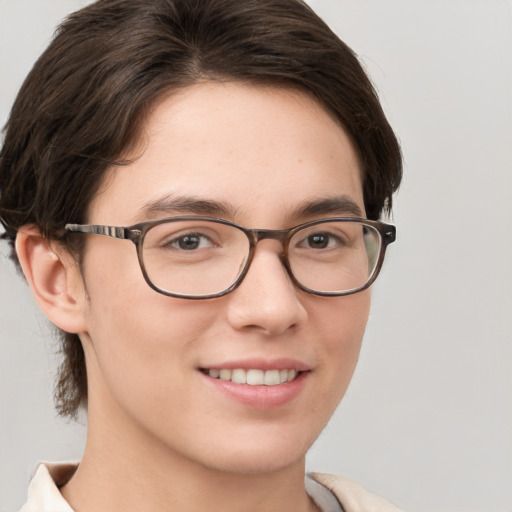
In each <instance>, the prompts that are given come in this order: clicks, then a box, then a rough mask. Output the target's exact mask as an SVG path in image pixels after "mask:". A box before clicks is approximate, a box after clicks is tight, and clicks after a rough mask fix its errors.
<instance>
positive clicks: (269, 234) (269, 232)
mask: <svg viewBox="0 0 512 512" xmlns="http://www.w3.org/2000/svg"><path fill="white" fill-rule="evenodd" d="M248 232H249V233H248V234H249V235H250V236H249V238H250V240H251V243H252V245H253V246H254V248H256V245H257V244H258V243H259V242H261V241H262V240H277V241H278V242H281V244H282V245H283V249H284V245H285V243H286V240H287V238H288V234H289V233H290V230H289V229H251V230H248Z"/></svg>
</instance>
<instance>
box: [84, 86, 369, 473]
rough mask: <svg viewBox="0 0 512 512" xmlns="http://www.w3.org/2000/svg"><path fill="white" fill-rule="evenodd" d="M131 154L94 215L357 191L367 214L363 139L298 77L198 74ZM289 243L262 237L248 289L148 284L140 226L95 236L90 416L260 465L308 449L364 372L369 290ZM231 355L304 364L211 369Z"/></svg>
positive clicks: (89, 306) (156, 440) (87, 342)
mask: <svg viewBox="0 0 512 512" xmlns="http://www.w3.org/2000/svg"><path fill="white" fill-rule="evenodd" d="M130 156H131V157H134V161H133V163H131V164H130V165H129V166H126V167H121V168H118V169H116V170H115V171H114V170H113V171H112V172H111V173H110V174H109V175H108V176H107V178H106V179H105V183H104V186H103V187H102V190H101V191H100V193H99V194H98V195H97V197H96V198H95V199H94V201H93V202H92V204H91V206H90V211H89V222H90V223H93V224H107V225H116V226H129V225H132V224H135V223H138V222H141V221H144V220H148V219H151V218H160V217H170V216H176V215H180V214H184V215H190V214H194V213H196V214H200V215H205V214H206V215H210V216H215V217H222V218H225V219H227V220H230V221H233V222H235V223H237V224H239V225H242V226H245V227H250V228H265V229H285V228H289V227H292V226H295V225H297V224H300V223H302V222H306V221H308V220H313V219H316V218H323V217H328V216H336V215H338V216H339V215H347V211H346V209H344V208H346V204H345V203H346V202H347V201H346V200H347V199H348V200H350V201H351V202H352V203H354V204H355V206H357V207H359V208H360V210H361V211H362V214H363V215H364V204H363V194H362V186H361V173H360V169H359V164H358V161H357V157H356V154H355V151H354V149H353V147H352V144H351V142H350V141H349V139H348V137H347V136H346V134H345V133H344V131H343V129H341V128H340V126H339V125H338V124H337V123H336V122H335V121H333V119H332V118H331V117H330V116H329V114H327V113H326V111H325V110H324V109H323V108H321V107H320V106H319V105H318V104H317V103H316V102H315V101H313V100H312V99H310V98H309V97H307V96H306V95H303V94H301V93H298V92H294V91H290V90H283V89H275V88H263V87H255V86H246V85H241V84H233V83H224V84H220V83H203V84H199V85H196V86H193V87H189V88H188V89H186V90H184V91H182V92H180V93H179V94H177V95H173V96H171V97H168V98H166V99H164V100H161V101H160V102H159V103H158V104H157V105H156V106H155V107H154V109H153V111H152V113H151V115H150V116H149V119H148V122H147V126H146V129H145V131H144V134H143V136H142V138H141V145H140V146H139V147H138V148H137V149H136V150H134V152H133V154H132V155H130ZM340 197H342V198H344V199H345V202H343V201H340V202H339V204H338V202H337V201H336V200H335V201H331V202H330V206H329V207H328V208H327V210H328V211H323V210H322V208H317V209H316V211H315V210H314V209H309V210H308V211H305V210H304V206H305V205H307V204H309V203H315V204H316V203H320V202H322V201H323V200H325V199H333V198H340ZM324 203H325V201H324ZM344 204H345V206H344ZM351 211H352V210H351ZM308 212H309V213H308ZM348 215H354V214H353V213H348ZM281 251H282V246H281V245H280V242H278V241H276V240H262V241H261V242H260V243H259V244H258V247H257V250H256V253H255V256H254V259H253V261H252V265H251V267H250V269H249V272H248V274H247V276H246V277H245V279H244V281H243V282H242V284H241V285H240V286H239V287H238V288H237V289H236V290H234V291H233V292H232V293H230V294H228V295H226V296H224V297H220V298H214V299H207V300H186V299H177V298H171V297H167V296H164V295H161V294H158V293H157V292H155V291H154V290H152V289H151V288H150V287H149V286H148V285H147V283H146V282H145V281H144V279H143V276H142V273H141V270H140V267H139V264H138V261H137V257H136V251H135V247H134V246H133V244H132V243H131V242H130V241H124V240H115V239H111V238H106V237H102V236H88V237H87V245H86V252H85V257H84V276H83V279H84V282H85V286H86V289H87V302H86V307H85V310H84V316H85V325H86V326H87V328H86V331H85V332H83V333H81V338H82V341H83V344H84V348H85V352H86V358H87V370H88V378H89V383H90V391H89V428H90V429H91V430H92V431H93V432H96V433H98V432H102V433H103V434H100V435H108V430H109V429H111V431H112V432H115V438H116V439H125V440H126V441H127V444H129V445H130V446H137V447H138V448H137V449H140V450H143V451H144V453H146V454H147V453H155V454H156V453H158V454H162V453H165V455H166V457H171V458H175V459H176V460H181V461H187V462H188V463H190V464H193V465H197V466H201V467H203V468H209V469H215V470H222V471H230V472H231V471H233V472H245V473H261V472H268V471H276V470H281V469H284V468H286V467H290V466H293V465H294V464H302V462H303V459H304V456H305V453H306V451H307V449H308V448H309V447H310V445H311V444H312V443H313V441H314V440H315V438H316V437H317V436H318V435H319V433H320V431H321V430H322V428H323V427H324V426H325V424H326V422H327V421H328V419H329V417H330V416H331V414H332V413H333V411H334V409H335V408H336V406H337V404H338V402H339V401H340V399H341V398H342V396H343V394H344V392H345V390H346V388H347V386H348V383H349V381H350V378H351V376H352V373H353V371H354V367H355V364H356V360H357V357H358V353H359V349H360V344H361V339H362V336H363V331H364V328H365V325H366V321H367V316H368V309H369V293H368V291H363V292H360V293H357V294H354V295H350V296H346V297H333V298H326V297H318V296H314V295H310V294H307V293H306V292H303V291H301V290H299V289H298V288H297V287H296V286H294V285H293V283H292V282H291V280H290V277H289V276H288V274H287V272H286V270H285V268H284V267H283V265H282V263H281V261H280V258H279V256H280V253H281ZM233 369H239V370H245V371H246V372H245V374H246V375H249V374H252V375H253V376H258V375H259V376H261V375H263V376H264V375H265V373H264V372H267V374H268V375H270V376H271V377H269V378H273V377H275V375H276V372H275V370H295V371H296V372H297V373H298V375H297V377H296V378H295V379H293V380H292V381H291V382H287V383H283V384H278V385H274V386H264V385H255V386H252V385H249V384H237V383H235V382H231V381H229V380H228V381H223V380H220V379H215V378H213V377H212V376H210V374H209V371H210V370H223V371H224V375H229V370H233ZM248 370H250V371H248ZM253 370H255V371H253ZM213 373H215V372H213ZM235 373H236V372H232V373H231V375H232V376H233V375H234V374H235ZM239 373H240V372H239ZM242 375H243V374H242ZM287 375H290V376H291V377H293V373H288V374H287ZM291 377H290V378H291ZM232 378H233V379H235V377H232ZM255 378H257V377H255ZM235 380H236V379H235ZM135 439H136V442H134V441H135Z"/></svg>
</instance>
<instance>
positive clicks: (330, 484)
mask: <svg viewBox="0 0 512 512" xmlns="http://www.w3.org/2000/svg"><path fill="white" fill-rule="evenodd" d="M309 476H310V477H311V478H312V479H313V480H315V481H316V482H318V483H319V484H322V485H324V486H325V487H327V488H328V489H330V490H331V491H332V492H333V493H334V494H335V496H336V498H338V500H339V502H340V503H341V504H342V506H343V510H344V511H345V512H400V509H398V508H397V507H395V506H394V505H392V504H391V503H390V502H389V501H387V500H385V499H384V498H382V497H380V496H378V495H377V494H374V493H372V492H369V491H367V490H366V489H365V488H364V487H363V486H362V485H360V484H358V483H356V482H354V481H352V480H349V479H348V478H345V477H342V476H338V475H329V474H325V473H310V474H309Z"/></svg>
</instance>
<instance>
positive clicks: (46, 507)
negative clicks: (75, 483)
mask: <svg viewBox="0 0 512 512" xmlns="http://www.w3.org/2000/svg"><path fill="white" fill-rule="evenodd" d="M77 467H78V464H44V463H43V464H39V466H38V467H37V469H36V472H35V474H34V477H33V478H32V480H31V481H30V485H29V487H28V499H27V502H26V503H25V505H23V507H22V508H21V509H20V511H19V512H73V509H72V508H71V507H70V506H69V503H68V502H67V501H66V500H65V499H64V498H63V496H62V494H61V493H60V491H59V487H61V486H62V485H64V484H65V483H66V482H67V481H68V480H69V479H70V478H71V477H72V476H73V473H74V472H75V471H76V469H77Z"/></svg>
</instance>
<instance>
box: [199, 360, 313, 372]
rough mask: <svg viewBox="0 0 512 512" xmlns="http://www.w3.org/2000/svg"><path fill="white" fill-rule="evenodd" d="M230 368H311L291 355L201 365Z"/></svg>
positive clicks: (300, 370) (212, 367)
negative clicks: (290, 356)
mask: <svg viewBox="0 0 512 512" xmlns="http://www.w3.org/2000/svg"><path fill="white" fill-rule="evenodd" d="M224 368H225V369H228V370H236V369H238V368H240V369H242V370H251V369H258V370H265V371H267V370H296V371H297V372H305V371H308V370H310V369H311V367H310V366H309V365H307V364H306V363H304V362H302V361H299V360H297V359H293V358H289V357H281V358H277V359H264V358H253V359H238V360H230V361H222V362H218V363H214V364H208V365H205V366H201V369H203V370H212V369H224Z"/></svg>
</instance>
